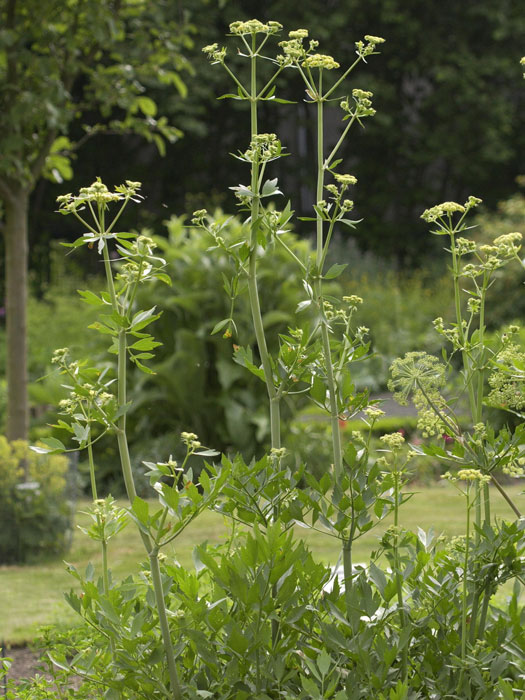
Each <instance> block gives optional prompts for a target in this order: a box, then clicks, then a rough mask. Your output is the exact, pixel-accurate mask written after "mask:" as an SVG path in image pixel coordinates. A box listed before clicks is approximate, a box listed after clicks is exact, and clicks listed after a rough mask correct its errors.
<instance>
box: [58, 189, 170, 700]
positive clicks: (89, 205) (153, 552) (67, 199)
mask: <svg viewBox="0 0 525 700" xmlns="http://www.w3.org/2000/svg"><path fill="white" fill-rule="evenodd" d="M139 188H140V183H138V182H131V181H127V182H126V184H125V185H122V186H120V187H117V188H116V189H115V191H114V192H110V191H109V190H108V188H107V187H106V186H105V185H104V184H103V183H102V182H100V180H98V181H97V182H95V183H93V184H92V185H91V186H90V187H85V188H82V189H81V190H80V193H79V195H78V196H73V195H63V196H61V197H59V198H58V201H59V203H60V211H61V212H62V213H63V214H73V215H74V216H75V217H76V219H78V221H79V222H80V223H81V224H82V226H83V227H85V229H87V231H86V232H85V233H84V235H83V236H82V237H81V238H79V239H77V241H76V242H75V243H74V244H72V245H73V247H78V246H79V245H86V244H87V245H89V247H90V248H93V247H94V246H96V248H97V252H98V253H99V255H102V257H103V260H104V268H105V272H106V283H107V291H106V292H105V293H103V294H102V295H101V297H98V296H97V295H95V294H93V293H92V292H84V293H83V297H84V299H85V300H86V301H87V302H88V303H91V304H93V305H95V306H100V307H109V309H108V311H109V313H108V315H104V316H102V317H101V320H100V321H98V322H96V323H95V324H94V327H95V328H96V329H97V330H99V331H101V332H102V333H104V334H105V335H108V336H110V337H111V338H112V344H111V350H112V351H113V352H115V353H116V354H117V395H116V396H112V395H110V394H107V393H106V394H105V396H102V395H101V392H100V390H99V389H98V388H97V387H95V388H90V386H88V385H86V384H84V383H83V380H84V379H85V376H84V375H85V372H86V370H82V368H81V367H80V366H79V365H78V363H73V364H71V363H69V362H68V360H67V354H66V353H62V354H61V355H60V357H58V364H59V366H60V368H61V370H62V372H65V373H67V374H68V375H69V377H70V378H71V379H72V380H73V382H74V383H73V386H72V387H71V389H72V393H71V398H70V399H68V400H67V401H69V402H70V404H71V405H69V404H68V405H67V406H63V408H64V409H65V413H66V415H69V416H71V418H72V422H71V423H70V424H68V423H67V422H65V421H60V422H59V426H60V427H62V428H64V429H66V430H69V431H70V432H71V433H73V434H74V435H75V436H76V439H77V440H78V442H79V444H80V446H81V447H83V446H87V448H88V452H89V463H90V474H91V484H92V490H93V497H94V498H96V495H97V493H96V480H95V474H94V462H93V453H92V445H93V442H94V438H93V432H92V424H93V423H96V422H98V423H100V424H101V425H102V427H103V430H104V432H107V431H108V430H114V431H115V432H116V435H117V442H118V448H119V453H120V462H121V467H122V474H123V477H124V483H125V487H126V492H127V495H128V499H129V502H130V505H131V506H133V505H134V504H135V503H136V501H137V491H136V488H135V482H134V478H133V471H132V468H131V459H130V454H129V447H128V438H127V433H126V411H127V409H128V408H129V406H128V403H127V377H126V375H127V363H128V361H129V360H130V359H131V361H133V362H134V363H135V364H136V365H137V367H139V368H140V369H142V370H143V371H146V372H150V373H151V370H149V369H148V368H147V366H145V365H144V364H143V360H145V359H149V358H151V357H153V355H152V354H151V350H152V349H154V348H155V347H156V346H158V345H159V344H160V343H158V342H156V341H155V340H154V339H153V338H152V336H150V335H149V333H147V332H143V329H144V328H145V327H146V326H148V325H149V324H150V323H151V322H153V321H154V320H155V319H157V318H158V314H155V313H154V312H155V309H154V308H153V309H149V310H147V311H139V312H137V313H135V314H133V312H132V310H133V305H134V301H135V297H136V294H137V290H138V285H139V284H140V283H141V282H142V281H144V280H145V279H152V278H155V277H156V278H159V279H161V280H163V281H166V275H165V274H164V273H163V272H162V271H161V270H162V267H163V264H164V261H163V260H161V259H159V258H157V257H156V256H154V255H153V241H152V240H151V239H149V238H147V237H145V236H139V237H136V236H135V235H134V234H125V233H117V232H116V231H115V226H116V224H117V222H118V220H119V219H120V216H121V215H122V213H123V211H124V209H125V208H126V206H127V205H128V203H129V202H130V201H135V202H139V201H140V199H142V197H141V196H140V195H139V194H138V191H139ZM115 202H116V203H119V204H120V206H119V209H118V210H117V213H116V215H115V216H114V217H113V218H112V219H111V220H110V221H108V219H107V214H108V211H109V205H110V204H111V203H115ZM130 238H131V239H136V240H133V241H130V240H129V239H130ZM109 241H114V242H115V244H116V246H117V250H118V251H119V252H120V254H121V256H122V262H124V265H123V267H122V269H121V270H120V272H119V274H118V282H119V288H118V290H117V289H116V286H115V280H114V272H113V269H112V266H111V259H110V253H109V247H108V243H109ZM130 338H131V339H132V341H133V342H130V340H129V339H130ZM87 371H88V373H89V375H91V376H95V377H97V375H100V373H99V372H97V371H96V370H91V369H90V370H87ZM98 380H99V382H100V377H98ZM79 403H82V404H86V405H87V406H89V408H88V410H87V411H84V412H83V413H82V414H78V413H77V411H76V409H77V406H78V404H79ZM95 515H96V521H97V523H98V525H97V528H96V532H95V533H94V534H95V535H96V536H97V538H98V539H99V540H100V541H101V543H102V547H103V557H104V590H105V593H106V594H107V592H108V589H109V582H108V578H107V549H106V547H107V538H108V536H107V532H106V530H107V528H106V527H105V519H106V517H107V514H106V513H104V512H103V511H101V509H100V508H98V509H96V514H95ZM140 535H141V538H142V541H143V543H144V547H145V549H146V552H147V553H148V558H149V563H150V570H151V579H152V583H153V589H154V593H155V599H156V604H157V613H158V616H159V624H160V628H161V633H162V639H163V643H164V649H165V653H166V662H167V666H168V672H169V677H170V685H171V694H172V698H173V700H180V698H182V691H181V687H180V682H179V678H178V673H177V667H176V663H175V654H174V648H173V642H172V639H171V635H170V630H169V623H168V616H167V611H166V606H165V602H164V593H163V589H162V578H161V572H160V566H159V557H158V555H159V546H158V543H157V542H156V541H155V539H154V538H152V536H151V533H149V532H148V531H147V529H146V528H140ZM112 647H113V643H112Z"/></svg>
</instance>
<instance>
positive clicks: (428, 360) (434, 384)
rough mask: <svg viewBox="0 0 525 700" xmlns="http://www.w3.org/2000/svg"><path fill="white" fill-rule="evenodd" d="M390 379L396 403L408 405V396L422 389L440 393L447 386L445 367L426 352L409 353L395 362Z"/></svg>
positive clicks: (390, 387)
mask: <svg viewBox="0 0 525 700" xmlns="http://www.w3.org/2000/svg"><path fill="white" fill-rule="evenodd" d="M390 377H391V379H390V380H389V382H388V388H389V390H390V391H392V392H393V393H394V398H395V399H396V401H398V402H399V403H401V404H406V403H407V400H408V396H409V395H410V394H411V393H412V392H415V391H417V390H420V389H421V388H423V389H424V390H425V392H427V393H434V392H438V391H439V389H441V388H442V387H443V386H444V384H445V366H444V365H443V364H442V363H441V362H440V361H439V360H438V358H437V357H434V356H433V355H429V354H428V353H426V352H407V353H406V355H405V356H404V357H398V358H397V359H395V360H394V362H393V363H392V365H391V366H390Z"/></svg>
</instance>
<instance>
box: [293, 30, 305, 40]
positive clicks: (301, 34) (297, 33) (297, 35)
mask: <svg viewBox="0 0 525 700" xmlns="http://www.w3.org/2000/svg"><path fill="white" fill-rule="evenodd" d="M288 36H289V37H290V39H306V38H307V37H308V29H294V30H292V31H291V32H289V33H288Z"/></svg>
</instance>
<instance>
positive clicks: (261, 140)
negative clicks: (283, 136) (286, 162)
mask: <svg viewBox="0 0 525 700" xmlns="http://www.w3.org/2000/svg"><path fill="white" fill-rule="evenodd" d="M281 151H282V146H281V142H280V141H279V139H278V138H277V136H276V135H275V134H256V135H255V136H254V137H253V139H252V140H251V141H250V147H249V148H248V149H247V150H246V151H245V152H244V153H243V154H242V155H243V158H245V159H246V160H248V161H250V162H252V163H255V162H258V163H266V162H268V161H270V160H273V159H274V158H278V157H279V155H280V154H281Z"/></svg>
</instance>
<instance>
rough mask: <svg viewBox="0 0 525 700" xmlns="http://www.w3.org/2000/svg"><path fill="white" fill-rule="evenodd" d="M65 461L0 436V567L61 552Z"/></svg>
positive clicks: (65, 529) (65, 530)
mask: <svg viewBox="0 0 525 700" xmlns="http://www.w3.org/2000/svg"><path fill="white" fill-rule="evenodd" d="M67 471H68V461H67V459H66V457H63V456H59V455H42V454H37V453H35V452H33V451H31V450H30V449H29V447H28V445H27V443H25V442H24V441H22V440H17V441H15V442H12V443H9V442H8V441H7V440H6V438H5V437H4V436H3V435H2V436H0V563H2V564H13V563H23V562H26V561H28V560H29V559H33V558H35V557H37V556H47V555H51V554H60V553H63V552H64V551H65V550H66V548H67V546H68V543H69V538H70V535H71V527H72V521H71V518H72V514H71V508H70V504H69V503H68V502H67V500H66V476H67Z"/></svg>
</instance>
